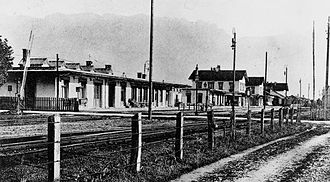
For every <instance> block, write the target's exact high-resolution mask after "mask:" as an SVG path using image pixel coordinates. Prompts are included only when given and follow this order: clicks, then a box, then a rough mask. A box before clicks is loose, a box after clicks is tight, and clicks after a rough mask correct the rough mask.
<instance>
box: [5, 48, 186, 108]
mask: <svg viewBox="0 0 330 182" xmlns="http://www.w3.org/2000/svg"><path fill="white" fill-rule="evenodd" d="M23 55H24V53H23ZM30 60H31V64H30V67H29V68H28V72H27V79H26V80H27V81H26V86H25V95H24V98H25V106H26V108H35V107H34V106H35V105H36V104H37V100H38V99H39V100H40V98H42V99H41V100H42V101H45V100H50V101H51V100H52V99H54V98H56V96H57V82H59V89H58V90H59V98H75V99H77V100H78V101H79V108H80V109H87V110H88V109H92V108H104V109H105V108H110V107H115V108H120V107H131V106H135V107H146V106H147V104H148V92H149V87H148V84H149V82H148V80H146V79H145V75H143V76H141V75H142V74H141V73H139V74H137V75H138V77H136V78H129V77H126V76H125V75H114V74H113V71H112V67H111V65H105V67H103V68H96V67H94V65H93V63H92V61H86V65H81V64H80V63H70V62H68V61H66V60H63V59H60V60H59V61H58V63H56V61H55V60H50V59H48V58H31V59H30ZM25 62H26V58H24V57H23V59H22V60H21V61H20V62H19V66H18V67H13V68H12V69H11V70H9V71H8V74H9V77H8V80H7V82H6V83H5V84H4V85H2V86H1V87H0V97H17V94H18V93H19V88H20V87H21V82H22V77H23V71H24V65H25ZM57 64H58V72H57V71H56V65H57ZM57 74H59V80H58V81H57ZM187 87H188V88H189V87H190V86H189V85H185V84H175V83H166V82H164V81H162V82H157V81H154V82H153V97H152V104H153V106H154V107H172V106H174V105H175V103H177V102H180V101H181V98H182V93H181V90H182V88H187ZM45 98H48V99H45ZM50 101H49V103H47V104H48V105H53V104H54V103H53V102H52V103H51V102H50ZM38 102H39V101H38ZM49 107H50V106H49ZM52 107H53V106H52ZM48 110H49V108H48Z"/></svg>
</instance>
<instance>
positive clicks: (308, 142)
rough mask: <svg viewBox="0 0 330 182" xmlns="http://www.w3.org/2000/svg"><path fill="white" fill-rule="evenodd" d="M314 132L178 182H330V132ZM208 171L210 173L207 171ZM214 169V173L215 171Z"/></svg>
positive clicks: (320, 127)
mask: <svg viewBox="0 0 330 182" xmlns="http://www.w3.org/2000/svg"><path fill="white" fill-rule="evenodd" d="M328 131H329V128H327V127H324V126H319V127H318V128H317V129H314V130H313V131H310V132H307V133H305V134H303V135H297V136H295V137H288V138H287V139H285V140H280V141H277V142H273V143H271V144H268V145H264V146H259V148H256V149H255V150H252V151H251V150H248V151H245V152H243V153H241V154H238V155H236V156H231V157H229V158H226V159H223V160H221V161H219V162H217V163H215V164H213V165H212V164H211V165H210V166H211V168H210V166H208V167H206V168H205V167H204V168H201V169H198V170H199V172H200V171H203V172H204V175H203V176H202V177H199V178H196V173H198V170H196V171H194V172H192V173H190V174H186V175H184V176H182V177H181V178H178V179H176V180H175V181H203V182H204V181H207V182H208V181H226V182H227V181H239V182H245V181H281V182H282V181H283V182H284V181H285V182H286V181H329V179H330V150H329V149H330V132H328ZM207 168H208V169H207ZM212 168H213V169H212Z"/></svg>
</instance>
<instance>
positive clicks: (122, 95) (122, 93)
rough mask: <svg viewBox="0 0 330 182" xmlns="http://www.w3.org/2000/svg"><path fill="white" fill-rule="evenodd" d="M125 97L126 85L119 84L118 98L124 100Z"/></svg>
mask: <svg viewBox="0 0 330 182" xmlns="http://www.w3.org/2000/svg"><path fill="white" fill-rule="evenodd" d="M125 99H126V87H125V86H121V97H120V100H121V101H123V102H124V101H125Z"/></svg>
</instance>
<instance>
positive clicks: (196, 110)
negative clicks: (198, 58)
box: [195, 64, 199, 116]
mask: <svg viewBox="0 0 330 182" xmlns="http://www.w3.org/2000/svg"><path fill="white" fill-rule="evenodd" d="M195 70H196V72H195V87H196V90H195V91H196V94H195V115H196V116H197V115H198V108H197V104H198V96H197V95H198V94H197V91H198V87H197V86H198V80H199V77H198V64H196V69H195Z"/></svg>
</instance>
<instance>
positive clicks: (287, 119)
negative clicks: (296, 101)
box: [285, 107, 289, 124]
mask: <svg viewBox="0 0 330 182" xmlns="http://www.w3.org/2000/svg"><path fill="white" fill-rule="evenodd" d="M285 119H286V124H289V108H288V107H287V108H285Z"/></svg>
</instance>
